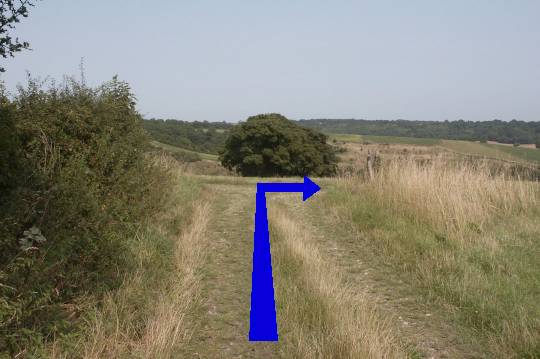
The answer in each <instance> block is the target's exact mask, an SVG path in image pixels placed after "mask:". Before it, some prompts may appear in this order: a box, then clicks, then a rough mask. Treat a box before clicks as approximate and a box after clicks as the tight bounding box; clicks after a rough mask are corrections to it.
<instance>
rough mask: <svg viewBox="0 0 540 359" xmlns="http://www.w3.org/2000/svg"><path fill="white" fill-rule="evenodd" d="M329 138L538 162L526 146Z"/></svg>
mask: <svg viewBox="0 0 540 359" xmlns="http://www.w3.org/2000/svg"><path fill="white" fill-rule="evenodd" d="M330 140H336V141H340V142H346V143H365V144H369V143H372V144H394V145H395V144H402V145H419V146H438V147H441V148H443V149H446V150H449V151H454V152H457V153H460V154H464V155H472V156H478V157H485V158H491V159H497V160H506V161H515V162H520V163H533V164H540V151H539V150H538V149H534V148H527V147H514V146H503V145H498V144H488V143H479V142H472V141H456V140H439V139H435V138H413V137H395V136H364V135H347V134H331V135H330Z"/></svg>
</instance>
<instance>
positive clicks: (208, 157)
mask: <svg viewBox="0 0 540 359" xmlns="http://www.w3.org/2000/svg"><path fill="white" fill-rule="evenodd" d="M151 143H152V145H153V146H155V147H158V148H161V149H163V150H165V151H170V152H173V153H187V154H190V155H197V156H199V157H200V158H202V159H204V160H208V161H217V160H218V156H217V155H212V154H210V153H202V152H195V151H191V150H188V149H185V148H180V147H176V146H171V145H167V144H165V143H161V142H158V141H152V142H151Z"/></svg>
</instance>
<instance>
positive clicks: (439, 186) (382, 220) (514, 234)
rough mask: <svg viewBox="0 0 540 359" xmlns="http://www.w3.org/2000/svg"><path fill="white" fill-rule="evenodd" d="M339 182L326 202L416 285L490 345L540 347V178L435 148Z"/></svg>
mask: <svg viewBox="0 0 540 359" xmlns="http://www.w3.org/2000/svg"><path fill="white" fill-rule="evenodd" d="M494 173H497V174H494ZM336 184H337V185H336V187H335V188H334V189H330V190H329V194H328V195H327V196H326V197H325V198H324V201H325V203H326V204H325V206H326V207H329V208H334V212H336V215H335V218H336V220H337V221H338V223H341V224H342V225H350V224H353V228H355V229H357V230H359V231H360V232H361V235H360V236H359V239H360V240H361V239H363V240H365V243H366V244H368V245H369V246H370V247H372V248H374V249H375V252H376V253H377V254H378V256H380V257H381V260H383V261H385V262H387V263H392V264H393V265H395V266H396V268H398V269H399V270H400V271H402V273H403V276H404V277H408V280H409V281H410V282H411V283H412V285H414V286H416V287H417V289H418V291H419V293H424V295H425V297H426V298H429V300H430V301H434V302H436V303H444V304H445V305H448V306H449V307H450V308H453V310H452V312H453V313H452V314H451V315H450V317H452V318H454V319H457V320H458V321H459V322H461V323H462V324H464V325H465V326H466V327H469V328H472V329H473V332H474V333H476V335H477V337H476V338H477V339H480V340H482V341H484V343H487V344H485V348H486V353H488V352H489V353H490V356H491V357H501V358H503V357H504V358H522V357H537V356H539V355H540V346H539V344H538V343H540V331H539V328H540V321H539V320H538V311H539V309H540V307H539V304H538V300H537V295H535V293H538V291H539V286H538V278H539V275H540V266H539V263H540V262H539V261H538V255H537V253H538V250H539V244H540V242H538V238H539V237H538V235H539V233H540V220H539V216H540V210H539V209H540V208H539V204H540V184H539V183H538V182H535V181H528V180H522V179H519V178H515V177H510V176H506V175H504V173H501V172H500V171H492V168H491V167H490V165H489V163H488V162H481V161H480V160H479V161H477V162H470V161H469V162H462V163H456V161H455V160H452V161H448V160H447V161H445V160H444V159H441V158H439V157H437V156H434V157H433V159H432V160H431V161H424V162H418V161H414V160H410V159H394V160H389V161H386V162H385V163H383V166H382V168H380V170H379V172H378V173H377V175H376V177H375V178H374V179H373V180H372V181H368V182H363V181H362V180H361V178H358V177H353V176H349V177H343V178H340V179H338V180H337V181H336ZM329 213H330V214H332V210H329ZM464 335H465V334H464Z"/></svg>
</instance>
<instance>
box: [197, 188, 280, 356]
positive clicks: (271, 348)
mask: <svg viewBox="0 0 540 359" xmlns="http://www.w3.org/2000/svg"><path fill="white" fill-rule="evenodd" d="M208 188H209V190H210V192H211V194H210V198H213V200H211V202H212V207H211V218H210V222H209V228H208V236H209V240H210V245H209V253H208V260H207V265H206V267H205V273H204V277H203V293H202V295H203V297H204V298H203V302H204V305H203V307H202V308H201V310H200V311H199V312H200V317H199V318H195V319H196V320H197V321H198V322H199V325H198V330H196V332H195V334H194V337H193V338H192V340H191V342H192V345H191V348H189V353H190V355H191V357H192V358H212V359H215V358H274V357H277V347H276V344H274V343H251V342H249V341H248V330H249V306H250V295H251V261H252V253H253V214H254V208H255V186H250V185H223V184H212V185H210V186H208Z"/></svg>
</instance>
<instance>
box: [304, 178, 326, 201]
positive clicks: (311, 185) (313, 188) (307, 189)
mask: <svg viewBox="0 0 540 359" xmlns="http://www.w3.org/2000/svg"><path fill="white" fill-rule="evenodd" d="M320 189H321V187H319V186H318V185H317V184H316V183H315V182H313V181H312V180H310V179H309V178H308V177H304V191H303V192H302V193H303V199H304V201H305V200H307V199H308V198H309V197H311V196H313V195H314V194H315V193H317V192H319V190H320Z"/></svg>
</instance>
